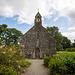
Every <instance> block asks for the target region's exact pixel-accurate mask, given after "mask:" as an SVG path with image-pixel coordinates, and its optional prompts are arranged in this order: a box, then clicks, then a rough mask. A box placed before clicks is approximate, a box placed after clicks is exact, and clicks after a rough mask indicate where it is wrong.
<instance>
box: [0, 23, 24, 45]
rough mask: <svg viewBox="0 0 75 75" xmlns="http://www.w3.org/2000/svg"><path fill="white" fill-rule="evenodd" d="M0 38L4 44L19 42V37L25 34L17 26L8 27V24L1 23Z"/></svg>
mask: <svg viewBox="0 0 75 75" xmlns="http://www.w3.org/2000/svg"><path fill="white" fill-rule="evenodd" d="M0 29H1V33H0V38H1V40H2V44H3V45H13V44H18V39H19V38H20V37H21V36H22V35H23V34H22V33H21V31H19V30H17V29H15V28H7V25H6V24H2V25H0Z"/></svg>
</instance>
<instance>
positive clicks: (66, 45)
mask: <svg viewBox="0 0 75 75" xmlns="http://www.w3.org/2000/svg"><path fill="white" fill-rule="evenodd" d="M62 45H63V49H66V48H70V47H71V41H70V40H69V39H68V38H67V37H64V36H63V41H62Z"/></svg>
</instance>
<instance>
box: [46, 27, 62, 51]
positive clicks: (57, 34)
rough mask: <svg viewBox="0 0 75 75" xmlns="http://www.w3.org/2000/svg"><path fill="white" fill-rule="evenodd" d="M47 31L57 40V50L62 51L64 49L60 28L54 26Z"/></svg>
mask: <svg viewBox="0 0 75 75" xmlns="http://www.w3.org/2000/svg"><path fill="white" fill-rule="evenodd" d="M46 29H47V31H48V32H49V33H50V34H51V35H52V36H53V37H54V38H55V39H56V48H57V50H60V49H62V48H63V46H62V45H61V43H62V35H61V33H60V32H59V29H58V27H55V26H53V27H47V28H46Z"/></svg>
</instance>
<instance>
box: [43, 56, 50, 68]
mask: <svg viewBox="0 0 75 75" xmlns="http://www.w3.org/2000/svg"><path fill="white" fill-rule="evenodd" d="M50 59H51V56H50V57H48V56H46V57H45V58H44V65H45V66H46V67H48V62H49V61H50Z"/></svg>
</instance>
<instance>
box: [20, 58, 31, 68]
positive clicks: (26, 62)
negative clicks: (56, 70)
mask: <svg viewBox="0 0 75 75" xmlns="http://www.w3.org/2000/svg"><path fill="white" fill-rule="evenodd" d="M19 64H20V66H21V67H29V66H30V65H31V62H29V61H28V60H27V59H22V60H19Z"/></svg>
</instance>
